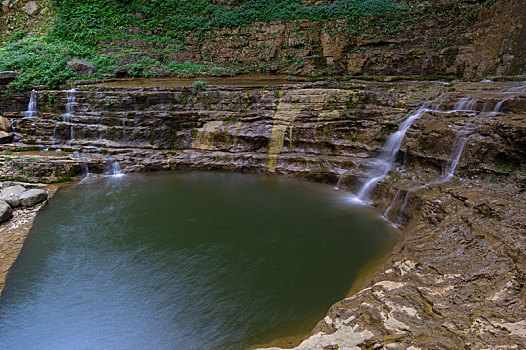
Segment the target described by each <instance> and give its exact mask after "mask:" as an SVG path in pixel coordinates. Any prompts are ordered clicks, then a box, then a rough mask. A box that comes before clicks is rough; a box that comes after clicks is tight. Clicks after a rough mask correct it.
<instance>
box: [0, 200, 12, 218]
mask: <svg viewBox="0 0 526 350" xmlns="http://www.w3.org/2000/svg"><path fill="white" fill-rule="evenodd" d="M12 213H13V209H11V206H10V205H9V204H7V202H6V201H5V200H3V199H0V222H4V221H6V220H7V219H9V218H10V217H11V214H12Z"/></svg>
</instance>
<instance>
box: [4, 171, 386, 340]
mask: <svg viewBox="0 0 526 350" xmlns="http://www.w3.org/2000/svg"><path fill="white" fill-rule="evenodd" d="M374 216H375V215H374V214H373V213H372V212H371V211H369V210H367V209H365V208H359V207H353V206H351V205H349V204H348V201H346V196H345V194H344V193H342V192H337V191H334V190H332V188H330V187H328V186H325V185H320V184H311V183H305V182H300V181H296V180H292V179H287V178H280V177H274V176H265V175H241V174H230V173H215V172H212V173H207V172H204V173H200V172H190V173H175V174H174V173H172V174H155V175H130V176H126V177H124V178H119V179H115V178H106V179H102V180H98V181H96V182H93V183H84V184H81V185H77V186H74V187H71V188H67V189H64V190H62V191H60V192H59V193H58V194H57V195H56V197H55V198H54V199H53V200H52V201H51V202H50V203H49V205H48V206H47V207H46V208H45V209H44V210H43V211H42V212H41V214H40V215H39V216H38V218H37V220H36V222H35V225H34V227H33V229H32V231H31V233H30V235H29V238H28V240H27V242H26V244H25V246H24V248H23V251H22V254H21V257H20V259H19V260H18V261H17V263H16V264H15V267H14V269H13V270H12V272H11V273H10V275H9V278H8V281H7V284H6V289H5V291H4V294H3V295H2V296H1V297H0V337H1V348H2V349H4V350H13V349H24V350H32V349H38V350H43V349H53V350H57V349H187V350H192V349H244V348H247V347H249V346H252V345H255V344H262V343H265V342H268V341H270V340H272V339H275V338H279V337H283V336H287V335H293V334H297V333H300V332H308V331H309V330H310V329H311V328H312V327H313V326H314V325H315V324H316V322H317V321H318V320H320V319H321V318H322V317H323V316H324V315H325V313H326V312H327V310H328V308H329V307H330V305H331V304H333V303H334V302H336V301H338V300H339V299H341V298H343V297H344V296H345V295H346V293H347V291H348V289H349V287H350V285H351V283H352V281H353V278H354V277H355V276H356V273H357V271H358V270H359V269H360V268H362V267H364V266H365V265H366V264H367V262H370V261H371V260H372V259H374V258H377V257H378V256H380V255H382V254H385V253H386V252H387V251H388V250H389V249H391V248H392V246H393V244H394V243H395V238H394V235H393V234H392V233H389V228H388V227H387V226H386V225H385V223H384V222H383V221H380V220H378V219H375V218H374Z"/></svg>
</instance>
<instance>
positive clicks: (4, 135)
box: [0, 131, 13, 144]
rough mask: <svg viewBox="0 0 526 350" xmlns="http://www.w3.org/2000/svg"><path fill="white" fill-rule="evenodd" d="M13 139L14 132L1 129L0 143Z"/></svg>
mask: <svg viewBox="0 0 526 350" xmlns="http://www.w3.org/2000/svg"><path fill="white" fill-rule="evenodd" d="M11 141H13V134H12V133H9V132H5V131H0V144H3V143H9V142H11Z"/></svg>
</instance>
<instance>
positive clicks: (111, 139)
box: [0, 81, 526, 349]
mask: <svg viewBox="0 0 526 350" xmlns="http://www.w3.org/2000/svg"><path fill="white" fill-rule="evenodd" d="M37 94H38V95H39V96H38V101H46V102H43V103H41V104H40V105H39V115H38V117H36V118H22V111H23V110H24V106H23V104H19V103H16V104H14V105H12V106H11V107H10V108H5V110H2V111H0V112H2V114H3V115H4V116H6V117H8V118H10V119H11V120H12V122H13V124H14V127H15V129H16V130H17V134H16V136H15V142H16V144H9V145H3V146H2V150H3V151H4V152H3V154H0V162H1V163H2V167H1V168H0V176H1V177H2V178H3V179H5V180H8V179H9V180H22V179H24V181H31V182H43V181H45V182H52V181H64V180H65V179H70V178H73V177H76V176H79V175H81V174H82V173H86V168H87V169H88V171H89V172H91V173H104V172H106V171H107V169H106V165H107V164H108V163H109V164H112V163H113V162H114V161H115V160H118V162H119V164H120V166H121V167H122V169H123V170H124V171H125V172H145V171H155V170H183V169H203V170H204V169H206V170H210V169H221V170H233V171H242V172H271V173H277V174H284V175H292V176H296V177H300V178H305V179H309V180H315V181H321V182H326V183H331V184H336V183H338V186H339V187H340V188H341V189H346V190H349V191H351V192H354V193H357V192H358V191H359V189H360V187H361V186H362V185H363V184H364V182H365V181H366V179H368V177H370V171H371V169H370V168H371V166H372V165H371V164H372V163H371V159H372V158H374V157H375V156H377V155H378V154H379V152H380V150H381V148H382V145H383V144H384V143H385V142H386V140H387V139H388V138H389V136H390V135H392V134H393V133H395V132H396V130H397V129H398V127H399V126H400V125H401V123H402V122H403V121H404V120H405V119H406V118H407V117H408V116H409V115H410V114H411V113H414V112H415V111H416V110H417V109H418V108H420V107H421V106H423V105H425V106H427V109H426V111H425V112H424V113H422V115H421V116H420V117H419V118H418V119H417V120H415V121H414V123H413V124H412V125H411V126H410V128H409V129H408V130H407V133H406V134H405V137H404V138H403V140H402V143H401V146H400V150H399V152H398V153H397V154H396V157H395V163H394V165H393V166H392V168H391V169H390V171H389V172H388V173H387V175H386V176H385V177H384V178H382V179H381V181H379V182H378V185H377V186H375V187H374V189H373V190H372V191H371V193H370V199H371V201H372V205H374V206H375V207H377V208H378V209H379V211H381V212H383V213H385V216H386V217H387V218H389V220H390V221H392V222H393V223H396V224H398V225H399V226H400V227H401V229H402V231H403V238H402V240H401V242H400V243H399V244H398V245H397V247H396V248H395V249H394V251H393V252H392V254H391V256H390V257H389V260H388V261H387V262H386V264H385V266H384V268H383V269H382V270H381V271H380V272H378V273H377V274H376V275H375V277H374V278H373V279H372V280H371V281H370V282H369V284H368V285H367V286H364V289H362V290H361V291H359V292H358V293H355V294H354V295H352V296H350V297H349V298H346V299H344V300H342V301H340V302H338V303H336V304H335V305H334V306H333V307H332V308H331V310H329V312H328V314H327V317H325V319H324V320H322V321H320V322H319V324H318V325H317V326H316V328H315V329H314V331H313V333H312V335H311V337H309V338H308V339H306V340H305V341H304V342H303V343H302V344H301V345H299V347H298V348H299V349H311V348H312V349H320V348H324V347H325V348H339V349H344V348H351V349H352V348H354V347H361V348H370V349H382V348H385V349H397V348H400V349H410V348H411V347H412V349H429V348H463V347H467V348H473V349H484V348H492V347H497V348H503V349H505V348H510V349H511V348H513V346H515V348H523V347H526V324H525V323H524V319H526V307H525V303H526V297H525V295H526V294H525V290H524V282H525V277H526V276H525V274H524V271H526V258H525V257H526V254H525V253H526V235H525V232H526V227H525V226H526V214H525V213H526V175H525V171H526V83H521V82H501V83H491V82H481V83H454V84H450V85H447V84H443V83H440V82H397V83H375V82H360V81H352V82H340V83H326V82H320V83H310V84H296V85H283V86H272V87H264V88H249V87H246V88H239V87H214V86H208V87H205V88H204V89H203V90H201V91H199V92H193V91H192V90H191V88H127V89H119V88H97V87H84V88H80V89H79V90H78V91H77V92H76V106H75V111H74V113H70V114H66V115H65V112H66V110H65V105H66V103H67V101H68V100H67V92H65V91H39V92H37ZM28 97H29V96H27V97H26V100H27V99H28ZM13 99H14V101H18V100H21V99H22V98H21V97H17V96H14V97H13ZM469 99H470V100H469ZM0 105H5V104H0ZM16 106H19V107H16ZM31 147H33V148H35V147H37V148H41V149H44V148H47V149H48V151H46V152H39V151H30V150H29V149H30V148H31ZM57 150H60V152H57ZM450 174H451V176H449V175H450ZM37 207H38V205H37ZM388 208H389V210H387V209H388ZM25 210H26V209H19V210H15V212H14V214H13V215H14V218H13V219H12V220H14V219H16V218H17V217H18V216H17V215H18V214H17V212H21V213H22V212H23V213H25ZM12 220H10V221H9V222H11V221H12ZM9 222H8V223H9ZM510 344H511V345H510Z"/></svg>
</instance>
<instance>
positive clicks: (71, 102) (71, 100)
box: [64, 89, 77, 116]
mask: <svg viewBox="0 0 526 350" xmlns="http://www.w3.org/2000/svg"><path fill="white" fill-rule="evenodd" d="M76 93H77V89H71V90H68V91H67V97H66V113H65V114H64V115H65V116H72V115H73V114H75V106H76V105H77V95H76Z"/></svg>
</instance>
